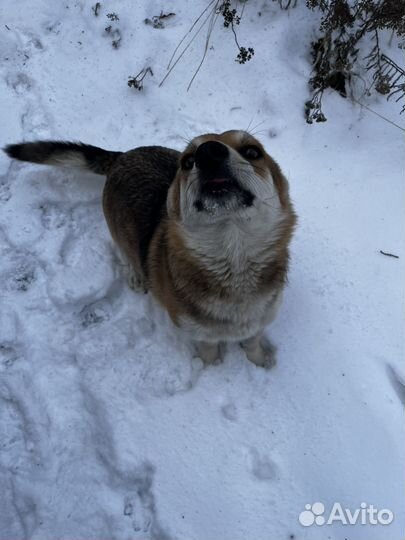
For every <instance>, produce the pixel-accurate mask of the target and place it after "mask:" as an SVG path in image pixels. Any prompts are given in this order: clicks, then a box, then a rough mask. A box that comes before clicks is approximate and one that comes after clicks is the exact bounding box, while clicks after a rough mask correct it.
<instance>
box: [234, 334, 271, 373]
mask: <svg viewBox="0 0 405 540" xmlns="http://www.w3.org/2000/svg"><path fill="white" fill-rule="evenodd" d="M240 344H241V347H242V348H243V350H244V351H245V353H246V356H247V358H248V360H250V361H251V362H253V364H255V365H256V366H259V367H264V368H266V369H270V368H272V367H273V366H274V365H275V364H276V347H275V346H274V345H273V344H272V343H271V342H270V341H269V340H268V339H267V338H266V337H265V336H264V335H263V334H262V332H259V333H258V334H256V335H255V336H253V337H251V338H248V339H245V340H243V341H241V342H240Z"/></svg>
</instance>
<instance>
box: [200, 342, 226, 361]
mask: <svg viewBox="0 0 405 540" xmlns="http://www.w3.org/2000/svg"><path fill="white" fill-rule="evenodd" d="M195 347H196V350H197V354H198V356H199V357H200V358H201V360H202V361H203V362H204V364H211V365H217V364H220V363H221V362H222V360H223V359H224V354H225V347H224V345H223V344H222V343H210V342H208V341H196V343H195Z"/></svg>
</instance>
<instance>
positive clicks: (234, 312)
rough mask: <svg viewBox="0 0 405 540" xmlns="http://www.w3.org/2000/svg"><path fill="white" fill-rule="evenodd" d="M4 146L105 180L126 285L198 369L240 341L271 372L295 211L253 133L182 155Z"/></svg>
mask: <svg viewBox="0 0 405 540" xmlns="http://www.w3.org/2000/svg"><path fill="white" fill-rule="evenodd" d="M4 150H5V152H6V153H7V154H8V155H9V156H10V157H11V158H14V159H18V160H21V161H29V162H34V163H40V164H46V165H60V166H67V167H79V168H84V169H89V170H91V171H93V172H94V173H96V174H99V175H103V176H106V177H107V180H106V183H105V187H104V192H103V209H104V215H105V218H106V221H107V224H108V227H109V229H110V232H111V235H112V237H113V239H114V241H115V243H116V244H117V245H118V247H119V249H120V251H121V253H122V255H123V256H124V258H125V259H126V261H127V262H128V264H129V267H130V269H131V272H130V279H129V281H130V284H131V286H132V287H133V288H135V289H137V290H144V291H147V290H149V291H150V292H151V293H152V295H153V297H154V298H155V299H156V300H157V301H158V302H159V303H160V304H161V305H162V306H163V308H165V310H166V311H167V312H168V314H169V316H170V318H171V319H172V321H173V323H174V324H175V325H176V326H178V327H179V328H180V329H181V330H182V331H183V332H184V333H185V334H186V335H187V336H189V338H190V339H191V340H192V341H193V342H194V344H195V346H196V350H197V354H198V356H199V357H200V358H201V359H202V360H203V362H205V363H207V364H216V363H219V362H220V361H221V360H222V359H223V355H224V345H225V344H226V343H227V342H239V343H240V345H241V346H242V348H243V349H244V351H245V353H246V356H247V358H248V359H249V360H250V361H251V362H253V363H254V364H256V365H257V366H262V367H267V368H269V367H271V366H272V365H273V364H274V362H275V355H274V352H275V349H274V347H273V346H272V344H271V343H270V342H269V341H268V340H266V339H265V338H264V336H263V329H264V328H265V327H266V326H267V325H268V324H270V323H271V322H272V321H273V320H274V318H275V316H276V314H277V311H278V308H279V306H280V303H281V299H282V293H283V289H284V286H285V283H286V278H287V271H288V262H289V243H290V240H291V237H292V234H293V231H294V227H295V223H296V214H295V212H294V208H293V205H292V203H291V200H290V197H289V189H288V182H287V180H286V178H285V177H284V175H283V174H282V172H281V170H280V167H279V166H278V164H277V163H276V162H275V161H274V159H273V158H272V157H270V156H269V155H268V154H267V152H266V151H265V149H264V147H263V145H262V144H261V143H260V142H259V141H258V140H257V139H256V138H255V137H253V136H252V135H251V134H249V133H248V132H245V131H240V130H231V131H225V132H224V133H221V134H214V133H209V134H206V135H201V136H198V137H196V138H194V139H193V140H191V141H190V142H189V144H187V147H186V148H185V150H184V151H183V152H181V153H180V152H178V151H176V150H172V149H170V148H165V147H160V146H145V147H139V148H135V149H134V150H130V151H128V152H113V151H107V150H103V149H101V148H97V147H95V146H91V145H86V144H83V143H77V144H76V143H71V142H57V141H38V142H28V143H21V144H12V145H9V146H7V147H6V148H5V149H4Z"/></svg>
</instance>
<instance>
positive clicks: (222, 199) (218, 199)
mask: <svg viewBox="0 0 405 540" xmlns="http://www.w3.org/2000/svg"><path fill="white" fill-rule="evenodd" d="M199 182H200V190H199V191H200V192H199V196H198V198H197V200H196V201H195V203H194V206H195V208H196V209H197V211H199V212H203V211H208V212H210V211H212V210H213V209H215V210H220V209H221V208H222V209H226V210H237V209H240V208H242V207H245V208H247V207H249V206H252V204H253V200H254V195H253V194H252V193H251V192H250V191H248V190H246V189H244V188H243V187H242V186H241V185H240V184H239V182H238V181H237V180H236V179H235V178H233V177H232V176H222V175H218V176H211V177H209V178H200V181H199Z"/></svg>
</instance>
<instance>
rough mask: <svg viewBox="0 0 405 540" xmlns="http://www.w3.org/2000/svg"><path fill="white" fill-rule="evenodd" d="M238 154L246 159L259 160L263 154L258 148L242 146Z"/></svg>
mask: <svg viewBox="0 0 405 540" xmlns="http://www.w3.org/2000/svg"><path fill="white" fill-rule="evenodd" d="M239 152H240V154H241V155H242V156H243V157H244V158H246V159H259V158H261V157H263V152H262V151H261V150H260V148H259V147H258V146H253V145H250V146H244V147H243V148H241V149H240V150H239Z"/></svg>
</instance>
